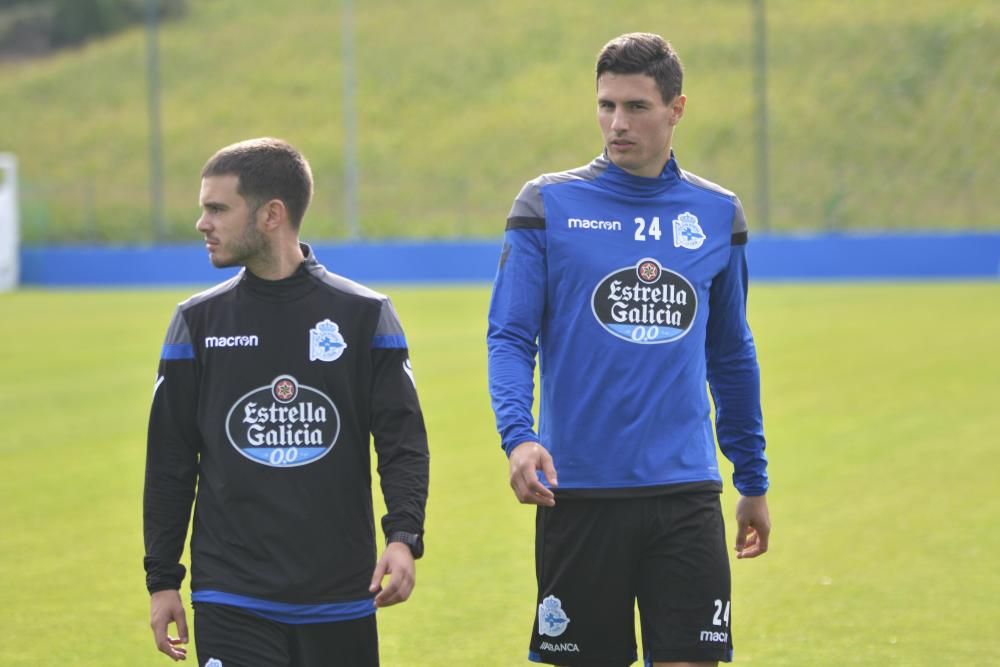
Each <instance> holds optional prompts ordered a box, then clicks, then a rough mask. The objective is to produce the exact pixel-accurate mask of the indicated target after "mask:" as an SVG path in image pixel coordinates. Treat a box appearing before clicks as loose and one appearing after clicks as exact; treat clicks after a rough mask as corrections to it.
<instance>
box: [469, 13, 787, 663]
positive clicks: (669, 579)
mask: <svg viewBox="0 0 1000 667" xmlns="http://www.w3.org/2000/svg"><path fill="white" fill-rule="evenodd" d="M596 80H597V119H598V123H599V125H600V128H601V132H602V134H603V136H604V142H605V149H604V152H603V154H602V155H600V156H598V157H597V158H596V159H594V160H593V161H592V162H591V163H590V164H588V165H585V166H583V167H580V168H578V169H573V170H571V171H564V172H559V173H553V174H544V175H542V176H539V177H538V178H536V179H534V180H531V181H529V182H528V183H527V184H526V185H525V186H524V188H523V189H522V190H521V192H520V194H518V196H517V198H516V200H515V201H514V205H513V208H512V209H511V212H510V215H509V217H508V218H507V229H506V233H505V239H504V247H503V251H502V253H501V256H500V265H499V268H498V271H497V277H496V282H495V284H494V288H493V296H492V300H491V304H490V312H489V330H488V346H489V386H490V393H491V396H492V401H493V409H494V412H495V413H496V420H497V427H498V430H499V432H500V436H501V442H502V445H503V448H504V450H505V452H506V453H507V455H508V457H509V462H510V484H511V487H512V488H513V490H514V493H515V495H516V496H517V498H518V500H519V501H521V502H522V503H527V504H534V505H537V506H538V509H537V517H536V535H535V553H536V574H537V579H538V599H537V604H538V607H537V610H538V612H537V616H536V619H535V624H534V628H533V633H532V639H531V644H530V650H529V658H530V659H531V660H533V661H535V662H545V663H550V664H557V665H601V666H602V667H604V666H617V665H629V664H632V662H633V661H635V660H636V659H637V650H636V641H635V629H634V613H633V611H634V608H635V602H636V600H638V603H639V611H640V620H641V626H642V642H643V654H644V658H645V662H646V664H647V665H713V664H717V662H718V661H720V660H721V661H730V660H731V659H732V651H733V648H732V647H733V644H732V631H731V628H730V623H731V613H730V612H731V607H730V569H729V558H728V550H727V548H726V543H725V529H724V525H723V519H722V511H721V506H720V500H719V494H720V492H721V490H722V476H721V475H720V472H719V467H718V462H717V457H716V451H715V441H716V436H717V437H718V442H719V446H720V448H721V449H722V452H723V454H724V455H725V456H726V457H727V458H728V459H729V460H730V461H731V462H732V463H733V466H734V474H733V483H734V485H735V486H736V489H737V490H738V491H739V493H740V494H741V497H740V499H739V502H738V504H737V508H736V519H737V528H736V539H735V542H736V544H735V548H736V556H737V558H754V557H756V556H759V555H761V554H763V553H764V552H765V551H767V547H768V535H769V533H770V519H769V516H768V508H767V500H766V496H765V494H766V492H767V488H768V478H767V459H766V458H765V456H764V434H763V421H762V416H761V409H760V373H759V368H758V364H757V355H756V350H755V347H754V342H753V337H752V335H751V333H750V329H749V327H748V325H747V320H746V299H747V265H746V255H745V248H746V242H747V225H746V219H745V217H744V214H743V208H742V205H741V204H740V201H739V199H738V198H737V197H736V196H735V195H734V194H733V193H732V192H729V191H727V190H725V189H723V188H721V187H719V186H718V185H715V184H714V183H711V182H708V181H706V180H704V179H702V178H699V177H697V176H695V175H693V174H690V173H688V172H686V171H684V170H682V169H681V168H680V166H679V165H678V163H677V160H676V158H675V157H674V154H673V151H672V148H671V142H672V137H673V131H674V128H675V127H676V126H677V124H678V123H679V122H680V120H681V118H682V117H683V115H684V106H685V102H686V98H685V96H684V95H683V94H682V93H681V81H682V67H681V63H680V60H679V59H678V57H677V54H676V53H675V52H674V50H673V49H672V48H671V46H670V44H669V43H667V42H665V41H664V40H663V39H662V38H661V37H659V36H658V35H653V34H647V33H635V34H627V35H622V36H620V37H618V38H616V39H613V40H612V41H610V42H609V43H608V44H607V45H605V47H604V48H603V50H602V51H601V53H600V54H599V56H598V60H597V68H596ZM536 356H537V358H538V361H539V365H540V371H541V401H540V409H539V427H538V431H537V432H536V431H535V430H534V420H533V418H532V403H533V393H534V370H535V358H536ZM706 382H707V385H708V388H709V389H710V390H711V394H712V398H713V401H714V403H715V409H716V423H715V433H714V434H713V429H712V423H711V417H710V406H709V400H708V392H707V391H706Z"/></svg>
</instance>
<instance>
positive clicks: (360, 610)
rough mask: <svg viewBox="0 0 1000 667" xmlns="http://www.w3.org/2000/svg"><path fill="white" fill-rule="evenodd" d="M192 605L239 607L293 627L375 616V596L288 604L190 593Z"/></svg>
mask: <svg viewBox="0 0 1000 667" xmlns="http://www.w3.org/2000/svg"><path fill="white" fill-rule="evenodd" d="M191 602H208V603H210V604H225V605H229V606H230V607H239V608H240V609H244V610H246V611H249V612H251V613H253V614H256V615H257V616H261V617H263V618H266V619H268V620H271V621H276V622H278V623H289V624H292V625H304V624H306V623H335V622H337V621H353V620H355V619H358V618H364V617H365V616H371V615H372V614H374V613H375V598H374V597H371V598H365V599H363V600H355V601H353V602H328V603H325V604H289V603H287V602H272V601H270V600H261V599H259V598H251V597H247V596H245V595H236V594H235V593H223V592H222V591H194V592H192V593H191Z"/></svg>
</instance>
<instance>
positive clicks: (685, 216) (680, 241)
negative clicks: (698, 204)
mask: <svg viewBox="0 0 1000 667" xmlns="http://www.w3.org/2000/svg"><path fill="white" fill-rule="evenodd" d="M705 238H706V236H705V232H703V231H702V230H701V225H699V224H698V218H697V217H696V216H695V215H694V214H693V213H688V212H687V211H685V212H684V213H681V214H680V215H679V216H677V218H676V219H675V220H674V247H675V248H687V249H688V250H697V249H698V248H700V247H701V244H702V243H704V242H705Z"/></svg>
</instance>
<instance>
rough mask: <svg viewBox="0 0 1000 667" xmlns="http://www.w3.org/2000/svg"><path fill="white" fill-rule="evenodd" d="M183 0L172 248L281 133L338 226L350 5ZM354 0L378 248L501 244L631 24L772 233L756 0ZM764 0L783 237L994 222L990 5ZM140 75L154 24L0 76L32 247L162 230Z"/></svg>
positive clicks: (995, 131)
mask: <svg viewBox="0 0 1000 667" xmlns="http://www.w3.org/2000/svg"><path fill="white" fill-rule="evenodd" d="M188 4H189V6H190V12H189V15H188V16H187V18H185V19H183V20H181V21H177V22H172V23H168V24H166V25H164V27H163V30H162V33H161V35H160V48H161V73H162V93H161V100H162V125H163V139H164V148H163V151H164V162H165V164H164V167H165V187H166V192H165V195H166V211H167V217H168V219H169V222H170V225H171V227H170V232H169V233H170V236H171V237H172V238H174V239H191V238H192V236H193V234H192V232H191V229H190V227H191V225H192V224H193V220H194V217H195V212H196V202H197V194H198V178H197V174H198V171H199V169H200V167H201V165H202V164H203V163H204V161H205V159H206V158H207V157H208V155H210V154H211V152H212V151H214V150H215V149H216V148H218V147H220V146H222V145H224V144H227V143H230V142H233V141H237V140H240V139H245V138H248V137H252V136H260V135H264V134H269V135H276V136H282V137H285V138H287V139H289V140H290V141H292V142H293V143H295V144H296V145H298V146H299V147H300V148H301V149H302V150H303V151H304V152H305V154H306V155H307V156H308V157H310V159H311V160H312V164H313V167H314V171H315V175H316V179H317V196H316V200H315V202H314V205H313V208H312V212H311V214H310V216H309V219H308V221H307V226H306V228H305V229H306V232H307V234H309V235H311V236H312V237H314V238H338V237H343V236H344V235H345V234H346V233H347V230H346V229H345V225H344V223H343V219H342V204H341V202H342V199H343V188H342V176H343V139H342V136H341V135H342V109H341V101H340V98H341V93H342V84H343V76H342V68H341V49H342V44H341V18H340V13H339V7H340V3H336V2H329V1H327V0H302V1H300V2H296V3H286V2H279V1H278V0H262V1H261V2H254V3H249V2H240V1H239V0H213V2H190V3H188ZM354 4H355V8H356V20H355V28H356V40H355V41H356V44H357V63H358V70H357V79H358V117H359V132H360V139H359V143H360V167H361V176H360V183H361V190H360V210H361V216H362V229H363V232H364V233H365V234H366V235H369V236H372V237H387V236H388V237H426V236H432V237H452V236H470V235H471V236H494V235H497V234H499V233H500V229H501V228H502V224H503V219H504V218H505V216H506V213H507V211H508V210H509V208H510V203H511V200H512V199H513V197H514V195H515V194H516V193H517V191H518V189H519V188H520V186H521V185H522V184H523V182H524V181H525V180H527V179H529V178H532V177H534V176H535V175H537V174H538V173H540V172H542V171H553V170H559V169H566V168H569V167H572V166H576V165H579V164H582V163H584V162H586V161H587V160H589V159H590V158H591V157H593V156H594V155H596V154H597V153H598V152H599V151H600V149H601V145H602V144H601V138H600V136H599V133H598V131H597V125H596V122H595V117H594V100H593V80H592V73H591V72H592V68H593V60H594V56H595V55H596V52H597V51H598V49H599V48H600V46H601V45H602V44H604V43H605V41H607V40H608V39H609V38H611V37H613V36H615V35H617V34H619V33H622V32H625V31H631V30H653V31H658V32H661V33H663V34H664V35H665V36H667V37H668V38H669V39H671V40H672V42H673V43H674V44H675V46H676V47H677V48H678V50H679V52H680V53H681V56H682V58H683V60H684V62H685V65H686V68H687V77H686V82H685V89H686V93H687V94H688V97H689V103H688V110H687V115H686V117H685V119H684V121H683V123H682V125H681V126H680V128H679V130H678V134H677V136H676V147H677V150H678V153H679V155H680V158H681V160H682V163H683V165H684V166H685V167H686V168H687V169H690V170H691V171H694V172H695V173H699V174H701V175H703V176H705V177H706V178H709V179H711V180H715V181H718V182H720V183H722V184H724V185H726V186H727V187H729V188H731V189H733V190H735V191H736V192H738V193H739V194H740V195H741V196H742V197H743V199H744V203H745V205H746V209H747V211H748V213H749V214H750V217H751V225H752V226H753V225H754V224H757V225H758V228H759V220H756V216H757V210H758V209H757V204H758V201H757V196H756V172H757V168H756V166H755V162H754V143H755V139H754V116H753V108H754V107H753V100H754V79H753V57H752V54H753V39H752V17H751V12H750V3H749V2H748V1H745V0H744V1H741V2H735V1H733V0H708V1H705V0H677V1H675V2H670V3H664V2H659V3H657V2H647V1H645V0H623V1H622V2H618V3H615V6H614V10H613V11H611V10H609V8H608V5H607V3H606V2H602V1H599V0H577V1H575V2H572V3H569V2H566V3H544V4H539V3H536V2H531V1H530V0H510V1H509V2H503V3H469V2H461V1H460V0H429V1H427V2H422V3H419V4H413V3H409V4H408V3H398V2H391V1H390V0H366V2H363V3H362V2H356V3H354ZM767 7H768V11H769V15H768V23H767V34H768V58H769V65H770V68H769V72H768V99H769V106H770V114H771V117H770V138H771V144H770V154H771V172H770V177H771V184H772V185H771V209H772V217H773V221H772V223H773V225H772V226H773V227H774V228H775V229H780V230H801V229H821V228H837V229H840V228H864V229H869V228H896V229H898V228H915V227H919V228H942V227H945V228H952V229H954V228H979V229H983V228H994V229H995V228H996V227H997V224H998V223H997V217H996V211H997V210H998V208H1000V200H998V194H997V190H996V188H995V187H994V184H995V183H996V182H997V181H998V180H1000V161H998V160H997V159H996V156H995V151H994V148H993V147H994V146H995V145H996V144H997V140H998V137H1000V124H998V122H997V118H996V114H995V113H994V112H993V110H994V109H996V108H997V107H998V106H1000V74H998V69H997V68H996V67H995V66H993V65H994V63H996V62H998V61H1000V6H998V5H997V3H995V2H990V1H989V0H951V1H949V2H947V3H942V2H936V1H934V0H919V1H914V2H906V3H900V2H897V1H896V0H873V1H871V2H867V3H865V4H864V6H863V7H861V6H858V5H856V4H854V3H830V2H825V3H824V2H801V1H798V0H772V1H770V2H768V3H767ZM144 77H145V44H144V33H143V30H142V28H135V29H133V30H131V31H128V32H126V33H123V34H121V35H118V36H115V37H113V38H110V39H107V40H105V41H100V42H94V43H91V44H90V45H88V46H86V47H84V48H82V49H79V50H74V51H67V52H62V53H60V54H58V55H55V56H54V57H52V58H50V59H46V60H42V61H35V62H20V63H2V64H0V99H3V100H4V111H3V122H2V123H0V150H3V151H12V152H14V153H16V154H17V155H18V156H19V159H20V166H21V176H22V182H23V185H24V189H23V191H22V204H23V209H24V210H23V214H22V217H23V221H24V226H25V230H24V235H25V238H26V239H27V241H29V242H33V243H37V242H41V241H44V240H46V239H63V240H66V239H70V240H72V239H109V240H123V239H131V240H136V239H140V240H141V239H148V238H150V236H151V228H150V224H149V222H148V201H149V196H148V187H149V174H148V162H147V156H148V152H149V151H148V148H147V134H148V130H147V111H146V83H145V79H144Z"/></svg>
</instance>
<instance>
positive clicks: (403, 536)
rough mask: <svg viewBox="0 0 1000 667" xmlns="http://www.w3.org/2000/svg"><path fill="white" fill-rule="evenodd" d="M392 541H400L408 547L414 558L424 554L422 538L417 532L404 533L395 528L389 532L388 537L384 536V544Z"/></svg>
mask: <svg viewBox="0 0 1000 667" xmlns="http://www.w3.org/2000/svg"><path fill="white" fill-rule="evenodd" d="M392 542H402V543H403V544H405V545H406V546H408V547H410V552H411V553H412V554H413V557H414V558H420V557H421V556H423V555H424V539H423V537H421V536H420V535H419V534H418V533H404V532H403V531H401V530H397V531H395V532H392V533H389V537H387V538H385V543H386V545H389V544H390V543H392Z"/></svg>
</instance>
